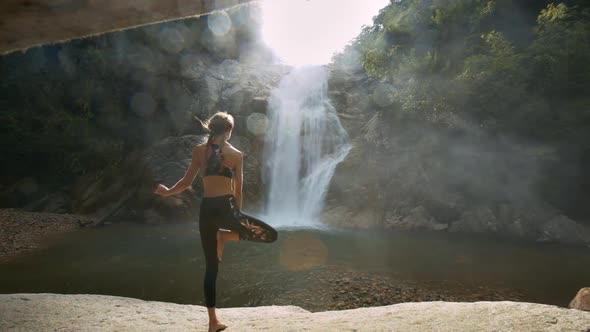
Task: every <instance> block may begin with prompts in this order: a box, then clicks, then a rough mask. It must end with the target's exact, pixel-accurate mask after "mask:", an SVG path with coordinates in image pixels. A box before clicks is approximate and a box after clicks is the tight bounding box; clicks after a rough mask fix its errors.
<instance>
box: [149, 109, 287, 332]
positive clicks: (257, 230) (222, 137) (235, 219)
mask: <svg viewBox="0 0 590 332" xmlns="http://www.w3.org/2000/svg"><path fill="white" fill-rule="evenodd" d="M233 126H234V120H233V117H232V116H231V115H229V114H227V113H224V112H218V113H216V114H214V115H213V116H212V117H211V118H209V119H208V120H207V121H205V122H204V123H203V127H204V128H206V129H208V131H209V139H208V140H207V142H206V143H204V144H201V145H198V146H196V147H195V148H194V149H193V153H192V162H191V165H190V166H189V168H188V169H187V171H186V173H185V174H184V176H183V177H182V179H180V180H179V181H178V182H177V183H176V184H175V185H174V186H172V187H171V188H167V187H166V186H164V185H163V184H159V185H158V187H157V188H156V190H155V193H156V194H159V195H162V196H170V195H174V194H178V193H180V192H182V191H183V190H185V189H187V188H188V187H189V186H190V185H191V184H192V182H193V180H194V178H195V176H196V175H197V173H199V170H200V169H202V170H203V173H204V174H202V177H203V187H204V190H203V200H202V202H201V211H200V213H199V233H200V236H201V244H202V246H203V252H204V253H205V260H206V269H205V281H204V286H205V303H206V305H207V311H208V313H209V332H217V331H222V330H224V329H225V328H227V326H226V325H224V324H222V323H221V322H220V321H219V320H218V319H217V316H216V314H215V283H216V280H217V271H218V265H219V262H221V256H222V254H223V246H224V243H225V242H226V241H237V240H249V241H256V242H266V243H270V242H274V241H275V240H276V239H277V232H276V230H274V229H273V228H272V227H271V226H269V225H267V224H265V223H264V222H262V221H260V220H258V219H256V218H254V217H252V216H248V215H245V214H243V213H242V212H241V211H240V209H241V207H242V153H241V152H240V151H239V150H237V149H236V148H234V147H233V146H231V145H230V144H229V143H228V142H227V141H228V140H229V138H230V137H231V133H232V129H233Z"/></svg>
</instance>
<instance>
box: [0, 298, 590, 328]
mask: <svg viewBox="0 0 590 332" xmlns="http://www.w3.org/2000/svg"><path fill="white" fill-rule="evenodd" d="M218 317H219V318H220V320H221V321H223V322H224V323H225V324H227V325H229V328H230V329H231V330H235V331H420V332H422V331H449V332H450V331H453V332H455V331H518V332H523V331H531V332H532V331H534V332H537V331H586V330H587V329H588V328H590V313H588V312H584V311H579V310H569V309H564V308H559V307H555V306H549V305H542V304H533V303H518V302H506V301H505V302H475V303H456V302H420V303H402V304H396V305H391V306H385V307H371V308H362V309H352V310H341V311H325V312H315V313H311V312H309V311H306V310H304V309H302V308H299V307H295V306H269V307H250V308H227V309H226V308H223V309H219V310H218ZM206 327H207V311H206V308H205V307H201V306H196V305H180V304H173V303H165V302H147V301H142V300H137V299H131V298H124V297H114V296H102V295H57V294H7V295H0V330H2V331H12V330H30V331H48V330H51V331H61V330H85V331H86V330H88V331H90V330H91V331H114V330H117V331H162V330H165V331H189V330H202V331H205V330H206Z"/></svg>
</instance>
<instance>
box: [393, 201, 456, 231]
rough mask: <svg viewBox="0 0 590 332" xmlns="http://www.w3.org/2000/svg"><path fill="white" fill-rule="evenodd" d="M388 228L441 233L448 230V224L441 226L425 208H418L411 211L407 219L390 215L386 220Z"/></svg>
mask: <svg viewBox="0 0 590 332" xmlns="http://www.w3.org/2000/svg"><path fill="white" fill-rule="evenodd" d="M385 227H386V228H395V229H401V230H415V229H424V230H433V231H440V230H445V229H447V228H448V225H447V224H441V223H438V222H436V220H435V219H434V218H433V217H432V216H430V215H429V214H428V211H426V209H425V208H424V207H423V206H417V207H415V208H414V209H412V210H411V211H410V214H409V215H407V216H405V217H399V216H394V215H390V216H387V217H386V218H385Z"/></svg>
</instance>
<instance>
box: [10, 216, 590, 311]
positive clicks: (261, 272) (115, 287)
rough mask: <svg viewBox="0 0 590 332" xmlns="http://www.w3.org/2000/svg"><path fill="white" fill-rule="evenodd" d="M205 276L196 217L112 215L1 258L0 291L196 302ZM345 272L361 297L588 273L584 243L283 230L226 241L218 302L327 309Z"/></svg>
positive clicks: (554, 286) (523, 294) (503, 294)
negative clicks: (158, 222)
mask: <svg viewBox="0 0 590 332" xmlns="http://www.w3.org/2000/svg"><path fill="white" fill-rule="evenodd" d="M203 275H204V258H203V254H202V250H201V247H200V240H199V234H198V231H197V225H196V224H182V225H165V226H146V225H135V224H119V225H112V226H108V227H103V228H96V229H87V230H82V231H79V232H74V233H70V234H67V235H65V236H64V237H63V238H62V239H60V240H59V241H58V242H57V243H55V244H54V245H53V246H52V247H51V248H49V249H46V250H43V251H39V252H36V253H33V254H29V255H26V256H21V257H18V258H17V259H15V260H13V261H10V262H4V263H0V293H17V292H28V293H42V292H44V293H66V294H67V293H71V294H74V293H76V294H107V295H118V296H128V297H135V298H141V299H145V300H158V301H170V302H176V303H190V304H201V305H202V304H203V303H204V301H203V293H202V280H203ZM350 278H352V280H353V282H356V283H357V284H358V283H360V284H361V285H360V286H361V288H363V287H364V286H365V285H362V284H363V283H366V284H367V287H368V288H366V289H365V288H363V292H365V293H363V294H365V295H372V294H376V295H378V293H380V292H390V291H391V288H387V289H383V285H384V284H386V285H394V286H395V285H398V284H399V285H404V287H406V286H407V285H412V287H417V288H419V289H428V290H432V291H433V292H435V293H436V292H443V293H445V294H449V295H450V296H452V297H451V298H450V299H458V300H471V299H484V300H485V299H488V298H487V297H486V296H487V295H485V294H489V292H488V293H483V294H484V295H481V296H480V297H473V296H472V295H474V294H473V293H474V292H478V290H479V289H486V290H492V291H495V290H498V294H497V295H495V296H494V297H493V298H489V299H491V300H497V299H506V300H510V299H517V300H521V301H530V302H540V303H547V304H555V305H559V306H567V304H568V303H569V301H570V300H571V299H572V298H573V296H574V295H575V294H576V292H577V291H578V290H579V289H580V288H581V287H585V286H588V283H589V282H590V249H588V248H574V247H566V246H559V245H539V244H519V243H512V242H507V241H499V240H494V239H488V238H481V237H472V236H459V235H455V234H445V233H417V234H413V233H396V232H367V231H354V232H353V231H339V232H329V231H312V230H308V231H304V230H296V231H295V230H293V231H287V230H283V231H279V240H278V241H277V242H275V243H273V244H259V243H249V242H239V243H229V244H228V245H227V247H226V252H225V255H224V258H223V262H222V263H221V266H220V274H219V278H218V306H219V307H230V306H251V305H271V304H277V305H284V304H292V305H300V306H302V307H304V308H306V309H309V310H327V309H330V308H335V307H334V305H333V303H330V302H334V301H343V300H342V298H343V297H342V296H345V295H346V294H344V293H346V292H350V289H351V288H342V287H341V281H342V280H343V279H346V280H348V279H350ZM376 280H377V281H376ZM371 287H372V288H371ZM379 287H381V288H382V289H379ZM339 293H341V294H339ZM514 294H516V295H514ZM339 295H342V296H340V298H338V296H339ZM513 295H514V296H513ZM359 296H360V295H359ZM354 298H356V299H357V300H359V301H361V302H362V301H363V300H362V299H358V298H357V297H356V295H355V296H354ZM422 298H424V297H422ZM432 299H446V298H444V297H443V298H437V297H433V298H432ZM406 300H416V299H412V298H409V299H406ZM418 300H419V299H418ZM366 303H367V305H371V303H372V302H371V303H370V302H366Z"/></svg>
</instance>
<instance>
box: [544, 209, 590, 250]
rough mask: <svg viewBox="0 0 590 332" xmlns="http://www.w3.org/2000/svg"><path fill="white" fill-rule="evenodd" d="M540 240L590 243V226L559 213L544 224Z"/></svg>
mask: <svg viewBox="0 0 590 332" xmlns="http://www.w3.org/2000/svg"><path fill="white" fill-rule="evenodd" d="M541 231H542V235H541V237H540V238H539V241H549V242H560V243H567V244H590V228H589V227H588V226H583V225H580V224H578V223H577V222H575V221H573V220H571V219H569V218H568V217H566V216H563V215H559V216H556V217H554V218H552V219H551V220H549V221H548V222H546V223H545V224H543V226H542V229H541Z"/></svg>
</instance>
